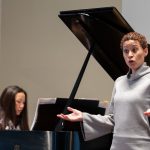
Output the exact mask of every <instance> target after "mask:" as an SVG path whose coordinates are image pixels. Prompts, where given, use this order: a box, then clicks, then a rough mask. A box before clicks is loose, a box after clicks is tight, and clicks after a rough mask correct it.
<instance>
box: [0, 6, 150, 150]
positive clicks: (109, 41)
mask: <svg viewBox="0 0 150 150" xmlns="http://www.w3.org/2000/svg"><path fill="white" fill-rule="evenodd" d="M58 16H59V18H60V19H61V20H62V21H63V22H64V24H65V25H66V26H67V28H68V29H69V30H70V31H71V32H72V33H73V34H74V35H75V36H76V37H77V39H78V40H79V41H80V42H81V43H82V44H83V45H84V46H85V48H86V49H87V56H86V59H85V60H84V61H83V65H82V67H81V70H80V72H79V76H78V77H77V80H76V82H75V85H74V87H73V89H72V92H71V94H70V96H69V98H66V99H61V98H58V99H56V103H53V105H51V104H46V105H39V107H38V108H39V111H38V114H39V116H40V118H41V119H39V117H37V120H35V124H34V127H33V128H32V131H1V132H0V149H3V150H11V149H13V150H20V149H21V150H30V149H32V150H109V149H110V145H111V141H112V135H113V133H112V134H108V135H105V136H103V137H100V138H97V139H94V140H91V141H86V142H85V141H84V140H83V137H82V134H81V129H80V124H76V125H75V124H71V125H70V124H69V123H68V122H65V121H63V120H61V119H58V118H56V117H55V115H56V114H55V113H59V112H63V113H65V114H66V113H68V112H67V109H66V108H67V106H73V107H75V108H78V109H80V108H81V107H79V106H81V105H80V104H81V103H80V100H79V101H78V100H76V99H75V98H74V97H75V95H76V92H77V90H78V87H79V85H80V81H81V79H82V77H83V75H84V71H85V69H86V66H87V64H88V61H89V59H90V57H91V56H92V57H94V58H95V59H96V61H97V63H98V64H99V65H100V66H102V67H103V68H104V69H105V71H106V72H107V73H108V74H109V75H110V77H111V78H112V79H113V80H115V79H116V78H117V77H119V76H121V75H123V74H126V73H127V71H128V68H127V67H126V65H125V62H124V61H123V57H122V51H121V49H120V40H121V38H122V36H123V35H124V34H126V33H127V32H131V31H134V30H133V28H132V27H131V26H130V25H129V24H128V22H127V21H126V20H125V19H124V18H123V16H122V15H121V14H120V13H119V12H118V10H117V9H116V8H115V7H105V8H93V9H80V10H69V11H68V10H67V11H60V13H59V15H58ZM67 28H66V30H67ZM149 55H150V53H149ZM149 55H148V56H147V58H146V61H147V63H148V64H150V59H148V58H150V56H149ZM62 100H63V101H64V102H65V103H64V102H62ZM60 101H61V102H62V104H61V105H60V103H59V105H58V102H60ZM89 102H90V103H91V101H89ZM82 103H84V102H82ZM93 103H94V101H93ZM85 106H86V105H85ZM87 107H88V105H87ZM94 107H95V110H99V111H97V112H93V113H94V114H97V113H100V114H102V115H104V111H105V110H103V108H101V106H100V105H98V104H97V105H96V106H94ZM40 108H41V109H40ZM43 108H44V109H43ZM46 108H48V109H46ZM54 108H55V109H54ZM56 109H57V110H58V112H57V111H56V112H55V113H53V112H54V110H56ZM84 109H85V110H86V111H87V112H90V107H89V108H84ZM84 109H83V110H84ZM45 111H47V112H49V113H48V114H49V118H48V117H46V116H45V114H47V113H45ZM42 112H43V114H42ZM51 113H53V114H54V115H53V117H54V118H53V119H50V117H52V116H51ZM42 119H43V120H42ZM44 120H46V122H44ZM54 120H55V123H54ZM41 124H45V125H46V126H43V125H42V126H41ZM48 124H53V126H52V127H51V126H50V125H49V126H47V125H48Z"/></svg>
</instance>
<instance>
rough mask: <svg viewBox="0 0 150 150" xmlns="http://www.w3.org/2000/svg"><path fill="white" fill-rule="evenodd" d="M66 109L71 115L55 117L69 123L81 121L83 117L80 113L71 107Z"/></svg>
mask: <svg viewBox="0 0 150 150" xmlns="http://www.w3.org/2000/svg"><path fill="white" fill-rule="evenodd" d="M67 109H68V111H70V112H72V113H70V114H68V115H64V114H58V115H57V117H59V118H61V119H64V120H67V121H71V122H77V121H83V115H82V112H81V111H79V110H77V109H73V108H71V107H68V108H67Z"/></svg>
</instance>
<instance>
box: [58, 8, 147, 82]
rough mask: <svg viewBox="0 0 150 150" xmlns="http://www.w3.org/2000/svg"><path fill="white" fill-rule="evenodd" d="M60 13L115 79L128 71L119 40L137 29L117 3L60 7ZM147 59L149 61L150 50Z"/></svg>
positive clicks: (67, 24) (63, 19)
mask: <svg viewBox="0 0 150 150" xmlns="http://www.w3.org/2000/svg"><path fill="white" fill-rule="evenodd" d="M58 16H59V17H60V18H61V20H62V21H63V22H64V23H65V24H66V26H67V27H68V28H69V29H70V30H71V31H72V32H73V34H74V35H75V36H76V37H77V38H78V39H79V41H80V42H81V43H82V44H83V45H84V46H85V47H86V49H87V50H90V48H92V49H93V53H92V55H93V56H94V58H95V59H96V60H97V62H98V63H99V64H100V65H101V66H102V67H103V68H104V69H105V71H106V72H107V73H108V74H109V75H110V77H111V78H112V79H113V80H115V79H116V78H117V77H119V76H121V75H124V74H126V73H127V72H128V67H127V66H126V64H125V62H124V59H123V56H122V50H121V49H120V40H121V38H122V36H123V35H124V34H126V33H128V32H131V31H134V30H133V29H132V27H131V26H130V25H129V24H128V22H127V21H126V20H125V19H124V18H123V16H122V15H121V14H120V13H119V11H118V10H117V9H116V8H115V7H104V8H93V9H80V10H67V11H60V14H59V15H58ZM149 48H150V46H149ZM148 58H149V59H148ZM146 61H147V63H148V64H150V53H149V55H148V56H147V58H146Z"/></svg>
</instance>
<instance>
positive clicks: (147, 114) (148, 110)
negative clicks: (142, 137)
mask: <svg viewBox="0 0 150 150" xmlns="http://www.w3.org/2000/svg"><path fill="white" fill-rule="evenodd" d="M144 115H146V116H148V117H150V109H147V111H145V112H144Z"/></svg>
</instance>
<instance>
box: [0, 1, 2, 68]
mask: <svg viewBox="0 0 150 150" xmlns="http://www.w3.org/2000/svg"><path fill="white" fill-rule="evenodd" d="M1 17H2V0H0V69H1V68H2V67H1V65H2V62H1V50H2V49H1V45H2V42H1V35H2V34H1Z"/></svg>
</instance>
